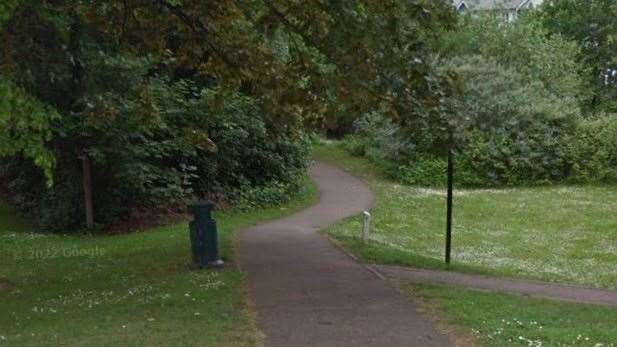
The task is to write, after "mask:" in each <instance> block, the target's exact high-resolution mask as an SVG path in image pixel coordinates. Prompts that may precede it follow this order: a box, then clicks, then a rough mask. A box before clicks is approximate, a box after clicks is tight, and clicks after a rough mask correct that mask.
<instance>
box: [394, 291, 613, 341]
mask: <svg viewBox="0 0 617 347" xmlns="http://www.w3.org/2000/svg"><path fill="white" fill-rule="evenodd" d="M404 290H405V291H406V292H407V293H408V294H409V295H411V296H413V297H418V296H419V297H421V298H423V301H426V302H427V303H429V304H431V305H434V306H435V307H436V308H437V310H438V311H439V312H443V313H440V314H438V315H439V316H443V317H445V320H446V321H447V322H448V324H453V325H456V326H460V327H464V328H467V329H469V330H470V331H471V332H472V333H473V335H474V336H475V337H476V339H477V341H478V342H479V343H480V344H481V345H483V346H495V347H502V346H538V347H539V346H577V347H579V346H580V347H583V346H590V347H612V346H615V345H616V344H617V329H615V326H617V310H615V309H612V308H607V307H602V306H594V305H575V304H570V303H561V302H555V301H549V300H542V299H532V298H526V297H521V296H514V295H509V294H492V293H483V292H477V291H471V290H464V289H460V288H451V287H442V286H428V285H421V286H420V285H413V286H411V285H410V286H405V287H404Z"/></svg>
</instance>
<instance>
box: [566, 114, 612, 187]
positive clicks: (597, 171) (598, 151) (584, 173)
mask: <svg viewBox="0 0 617 347" xmlns="http://www.w3.org/2000/svg"><path fill="white" fill-rule="evenodd" d="M567 144H568V146H567V154H568V159H569V162H570V165H571V178H572V180H573V181H575V182H580V183H583V182H611V183H615V182H617V115H615V114H608V115H607V114H604V115H600V116H597V117H594V118H591V119H588V120H582V121H580V122H579V123H578V125H577V128H576V132H575V133H574V134H573V135H572V136H571V137H570V138H569V140H568V143H567Z"/></svg>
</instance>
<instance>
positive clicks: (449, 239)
mask: <svg viewBox="0 0 617 347" xmlns="http://www.w3.org/2000/svg"><path fill="white" fill-rule="evenodd" d="M451 142H452V136H450V148H448V198H447V205H448V207H447V208H448V210H447V217H446V218H447V220H446V264H448V265H449V264H450V254H451V251H452V190H453V189H452V188H453V185H454V158H453V157H454V155H453V153H452V143H451Z"/></svg>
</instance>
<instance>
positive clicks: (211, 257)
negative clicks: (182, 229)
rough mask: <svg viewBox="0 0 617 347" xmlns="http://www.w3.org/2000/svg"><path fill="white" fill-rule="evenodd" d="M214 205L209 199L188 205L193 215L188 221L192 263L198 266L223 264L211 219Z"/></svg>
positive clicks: (214, 224) (213, 221)
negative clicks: (191, 219) (192, 218)
mask: <svg viewBox="0 0 617 347" xmlns="http://www.w3.org/2000/svg"><path fill="white" fill-rule="evenodd" d="M214 207H215V205H214V203H213V202H211V201H199V202H196V203H194V204H192V205H191V206H190V209H191V213H193V216H194V220H193V221H191V222H190V223H189V230H190V238H191V251H192V255H193V265H195V266H197V267H199V268H204V267H221V266H223V261H222V260H221V258H220V256H219V245H218V232H217V229H216V221H215V220H214V219H212V210H214Z"/></svg>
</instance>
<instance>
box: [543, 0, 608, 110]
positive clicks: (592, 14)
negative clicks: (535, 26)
mask: <svg viewBox="0 0 617 347" xmlns="http://www.w3.org/2000/svg"><path fill="white" fill-rule="evenodd" d="M539 17H540V18H541V20H542V22H543V24H544V26H545V27H546V28H547V29H548V30H549V32H550V33H552V34H553V35H562V36H563V37H566V38H568V39H571V40H574V41H576V42H577V43H578V44H579V46H580V47H581V49H582V54H581V55H580V57H579V63H580V64H582V65H583V66H584V67H586V68H587V69H588V70H587V71H588V72H587V73H586V74H584V75H583V77H584V78H585V79H586V80H587V81H588V83H589V84H590V85H591V86H592V88H591V91H592V93H593V94H592V98H591V99H590V102H589V103H588V106H589V107H590V108H591V109H592V110H603V109H604V110H613V111H614V110H617V104H616V103H615V100H616V99H617V91H616V90H615V89H610V88H605V86H604V80H603V79H602V77H601V76H602V75H603V74H604V72H606V70H607V69H608V68H611V67H613V66H615V65H617V60H616V58H615V57H617V21H616V20H615V18H617V2H615V1H613V0H588V1H580V0H553V1H547V2H545V4H544V5H543V7H542V11H541V12H540V13H539Z"/></svg>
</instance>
